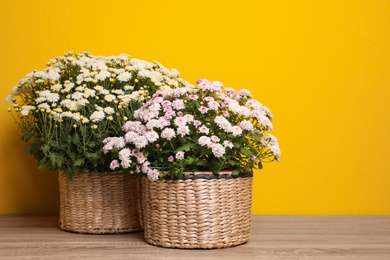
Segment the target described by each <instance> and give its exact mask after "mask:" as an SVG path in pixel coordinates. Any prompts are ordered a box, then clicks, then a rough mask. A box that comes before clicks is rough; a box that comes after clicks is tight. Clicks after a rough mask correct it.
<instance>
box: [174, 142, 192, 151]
mask: <svg viewBox="0 0 390 260" xmlns="http://www.w3.org/2000/svg"><path fill="white" fill-rule="evenodd" d="M192 147H194V144H193V143H186V144H185V145H183V146H181V147H179V148H177V149H176V151H175V152H180V151H186V152H188V151H189V150H191V148H192Z"/></svg>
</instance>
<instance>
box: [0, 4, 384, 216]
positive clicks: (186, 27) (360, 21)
mask: <svg viewBox="0 0 390 260" xmlns="http://www.w3.org/2000/svg"><path fill="white" fill-rule="evenodd" d="M70 50H73V51H75V52H81V51H83V50H88V51H90V52H91V53H92V54H95V55H119V54H120V53H128V54H130V55H132V56H133V57H136V58H140V59H145V60H148V61H152V60H154V59H155V60H157V61H159V62H161V63H163V64H164V65H165V66H166V67H169V68H172V67H175V68H177V69H179V70H180V71H181V73H182V77H184V78H186V79H188V80H189V81H192V82H194V81H195V80H196V79H197V78H208V79H210V80H219V81H222V82H223V83H225V85H227V86H231V87H234V88H237V89H239V88H247V89H249V90H251V91H252V92H253V93H254V95H255V97H256V98H257V99H259V100H260V101H261V102H262V103H263V104H264V105H266V106H268V107H269V108H270V109H271V111H272V112H273V113H274V116H275V121H274V126H275V131H274V134H275V135H276V136H277V137H278V139H279V142H280V146H281V149H282V157H281V162H280V163H273V164H267V165H265V168H264V170H262V171H257V172H256V176H255V183H254V202H253V212H254V213H255V214H306V215H317V214H332V215H341V214H348V215H356V214H361V215H384V214H390V163H389V161H390V159H389V156H390V137H389V136H390V1H388V0H382V1H381V0H377V1H363V0H352V1H347V0H344V1H339V0H327V1H325V0H324V1H322V0H320V1H311V0H308V1H299V0H298V1H293V0H291V1H263V0H252V1H249V0H242V1H217V0H215V1H213V0H197V1H182V0H176V1H173V0H164V1H135V0H122V1H120V0H111V1H100V0H93V1H92V0H91V1H79V0H67V1H55V0H34V1H31V0H25V1H22V0H19V1H9V0H8V1H6V0H1V2H0V66H1V67H0V85H1V88H0V91H1V97H2V98H5V96H6V95H7V94H8V93H9V91H10V89H11V87H13V86H14V85H15V84H16V83H17V81H18V80H19V79H21V78H22V77H23V76H24V75H25V74H26V73H28V72H30V71H32V70H33V69H35V68H37V69H42V68H44V66H45V64H46V62H47V61H48V60H49V59H51V58H53V57H55V56H58V55H62V54H63V53H64V52H66V51H70ZM7 107H8V104H6V103H4V102H0V113H1V120H2V123H1V125H0V153H1V156H0V165H2V167H1V168H2V170H1V171H0V214H11V213H34V214H38V213H57V212H58V184H57V175H56V173H53V172H48V171H39V170H38V169H37V165H36V163H35V161H34V160H33V159H32V158H30V157H28V156H26V155H25V154H24V143H22V142H21V141H20V136H21V134H20V132H17V127H16V125H15V124H14V123H13V119H12V117H11V116H10V114H9V113H8V112H7Z"/></svg>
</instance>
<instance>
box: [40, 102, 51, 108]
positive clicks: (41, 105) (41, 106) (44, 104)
mask: <svg viewBox="0 0 390 260" xmlns="http://www.w3.org/2000/svg"><path fill="white" fill-rule="evenodd" d="M38 109H41V110H42V109H43V110H48V109H50V105H49V104H47V103H42V104H39V105H38Z"/></svg>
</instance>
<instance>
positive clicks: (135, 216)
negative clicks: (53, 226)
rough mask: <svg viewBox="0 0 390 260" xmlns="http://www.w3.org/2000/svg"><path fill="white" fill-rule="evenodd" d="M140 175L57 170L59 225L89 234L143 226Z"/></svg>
mask: <svg viewBox="0 0 390 260" xmlns="http://www.w3.org/2000/svg"><path fill="white" fill-rule="evenodd" d="M141 182H142V178H141V177H138V176H134V175H131V174H124V173H120V172H114V173H113V172H110V173H89V172H87V173H82V174H80V173H75V174H73V178H72V180H69V179H68V178H67V176H66V175H65V174H64V173H63V172H60V173H59V184H60V228H61V229H63V230H67V231H72V232H78V233H89V234H109V233H111V234H117V233H126V232H134V231H139V230H142V229H143V216H142V211H143V206H142V192H141V189H142V183H141Z"/></svg>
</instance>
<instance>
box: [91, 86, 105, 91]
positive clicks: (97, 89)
mask: <svg viewBox="0 0 390 260" xmlns="http://www.w3.org/2000/svg"><path fill="white" fill-rule="evenodd" d="M93 88H94V89H95V90H96V91H98V92H101V91H103V90H104V88H103V87H102V86H99V85H97V86H95V87H93Z"/></svg>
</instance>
